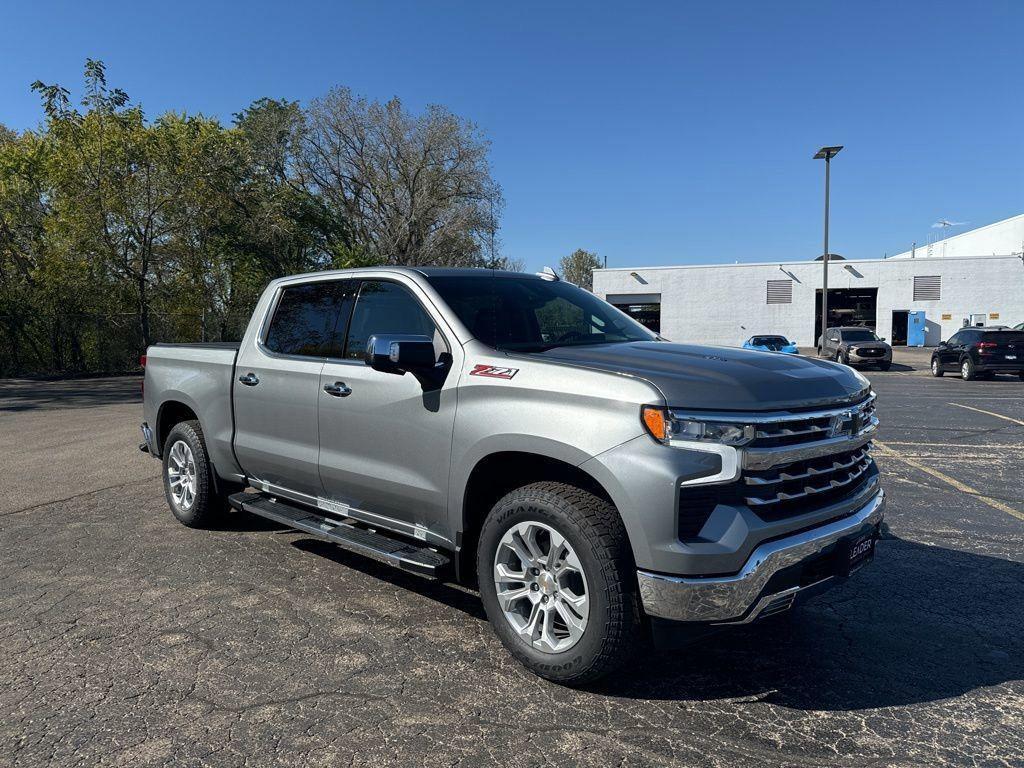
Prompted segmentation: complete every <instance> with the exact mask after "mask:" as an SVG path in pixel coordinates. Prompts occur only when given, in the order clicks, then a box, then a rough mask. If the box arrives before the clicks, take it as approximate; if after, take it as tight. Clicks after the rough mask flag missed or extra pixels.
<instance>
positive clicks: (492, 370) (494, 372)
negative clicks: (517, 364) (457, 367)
mask: <svg viewBox="0 0 1024 768" xmlns="http://www.w3.org/2000/svg"><path fill="white" fill-rule="evenodd" d="M517 373H519V369H518V368H499V367H498V366H496V365H479V364H478V365H474V366H473V370H472V371H470V372H469V375H470V376H486V377H487V378H489V379H511V378H512V377H513V376H515V375H516V374H517Z"/></svg>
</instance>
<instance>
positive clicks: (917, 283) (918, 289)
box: [914, 275, 942, 301]
mask: <svg viewBox="0 0 1024 768" xmlns="http://www.w3.org/2000/svg"><path fill="white" fill-rule="evenodd" d="M940 298H942V276H941V275H915V276H914V301H938V300H939V299H940Z"/></svg>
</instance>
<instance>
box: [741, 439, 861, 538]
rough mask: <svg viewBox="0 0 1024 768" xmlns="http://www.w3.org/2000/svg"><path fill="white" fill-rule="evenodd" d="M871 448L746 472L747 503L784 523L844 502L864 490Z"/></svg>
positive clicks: (763, 516)
mask: <svg viewBox="0 0 1024 768" xmlns="http://www.w3.org/2000/svg"><path fill="white" fill-rule="evenodd" d="M871 462H872V460H871V456H870V455H868V446H867V445H864V446H861V447H860V448H857V449H855V450H852V451H844V452H842V453H836V454H832V455H831V456H824V457H821V458H815V459H808V460H806V461H794V462H791V463H789V464H780V465H777V466H774V467H772V468H771V469H769V470H762V471H758V472H749V471H748V472H745V473H744V475H743V478H742V482H743V485H744V488H743V494H744V495H743V503H744V504H746V505H747V506H749V507H750V508H751V509H753V510H754V512H755V513H756V514H757V515H758V517H761V518H763V519H765V520H782V519H785V518H787V517H793V516H795V515H801V514H804V513H806V512H810V511H813V510H814V509H818V508H821V507H823V506H827V505H829V504H833V503H836V502H838V501H842V499H843V498H845V497H846V496H848V495H851V494H852V493H854V492H856V491H857V490H859V489H860V486H861V484H862V483H863V481H864V480H865V479H866V473H867V471H868V469H869V468H870V467H871Z"/></svg>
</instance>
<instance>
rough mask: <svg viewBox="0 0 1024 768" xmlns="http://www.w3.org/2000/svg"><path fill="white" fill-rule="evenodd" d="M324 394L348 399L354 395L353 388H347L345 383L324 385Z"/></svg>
mask: <svg viewBox="0 0 1024 768" xmlns="http://www.w3.org/2000/svg"><path fill="white" fill-rule="evenodd" d="M324 392H326V393H327V394H328V395H333V396H334V397H348V396H349V395H351V394H352V388H351V387H349V386H346V384H345V382H344V381H336V382H334V383H333V384H324Z"/></svg>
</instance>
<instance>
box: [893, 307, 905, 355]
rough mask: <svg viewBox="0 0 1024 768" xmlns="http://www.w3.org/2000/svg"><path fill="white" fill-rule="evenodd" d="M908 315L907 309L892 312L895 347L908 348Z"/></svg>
mask: <svg viewBox="0 0 1024 768" xmlns="http://www.w3.org/2000/svg"><path fill="white" fill-rule="evenodd" d="M907 314H908V313H907V310H905V309H894V310H893V311H892V345H893V346H894V347H905V346H907Z"/></svg>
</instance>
